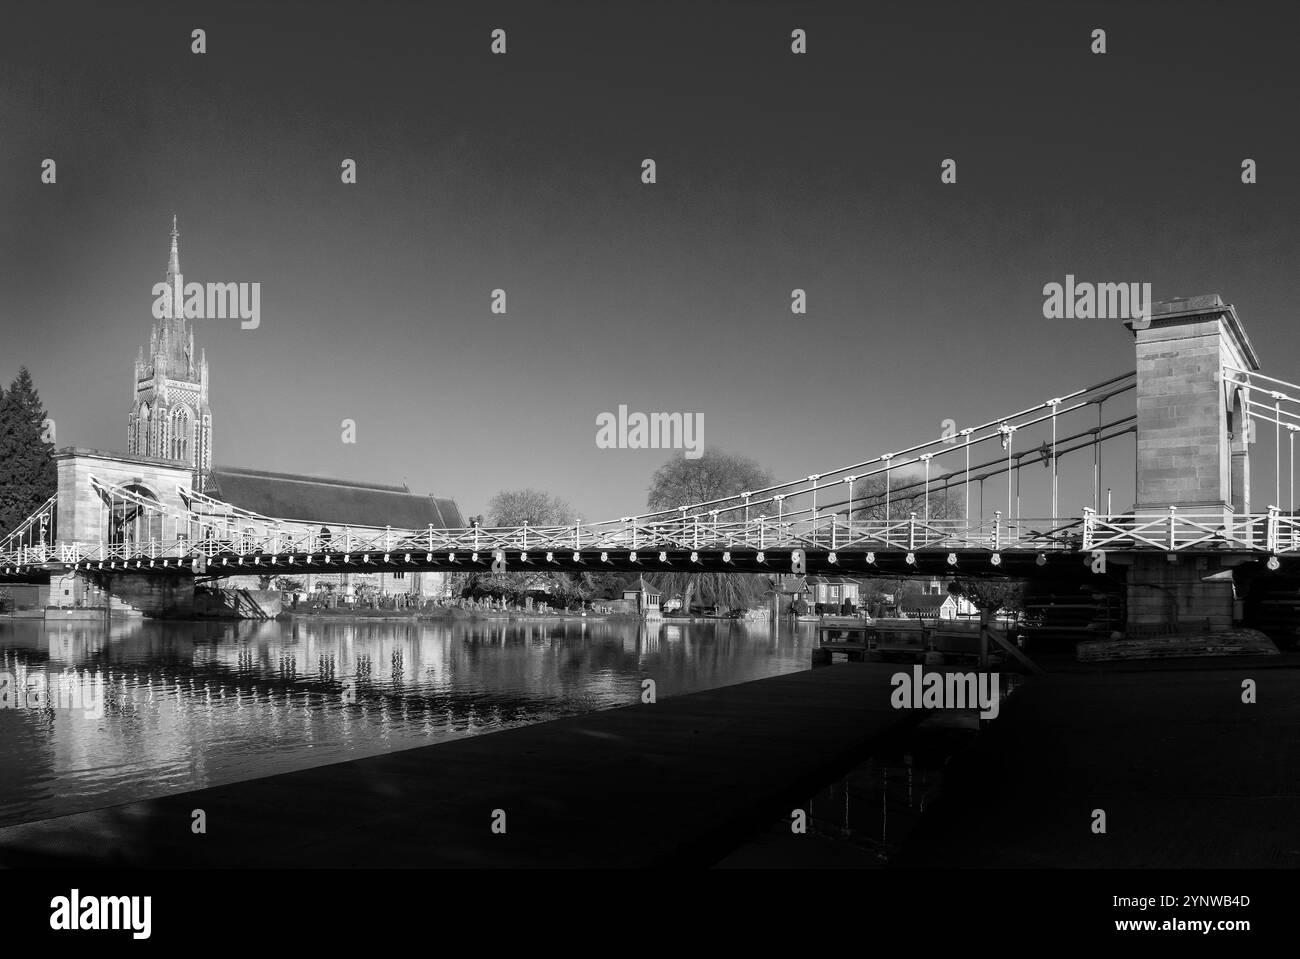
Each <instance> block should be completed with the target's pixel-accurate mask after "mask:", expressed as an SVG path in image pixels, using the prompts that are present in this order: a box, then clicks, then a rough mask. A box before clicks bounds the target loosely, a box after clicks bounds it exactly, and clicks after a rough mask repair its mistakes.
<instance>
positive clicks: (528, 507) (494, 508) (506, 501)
mask: <svg viewBox="0 0 1300 959" xmlns="http://www.w3.org/2000/svg"><path fill="white" fill-rule="evenodd" d="M487 515H488V525H489V526H523V525H524V523H527V524H528V525H529V526H568V525H569V524H570V523H572V522H573V520H574V511H573V507H571V506H570V505H569V504H568V503H566V502H565V501H564V500H562V499H560V498H559V497H558V496H552V495H551V494H549V493H543V492H542V491H541V490H535V489H517V490H502V491H501V492H499V493H497V495H496V496H493V497H492V499H491V500H489V501H488V505H487Z"/></svg>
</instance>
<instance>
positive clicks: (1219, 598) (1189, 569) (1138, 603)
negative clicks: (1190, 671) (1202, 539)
mask: <svg viewBox="0 0 1300 959" xmlns="http://www.w3.org/2000/svg"><path fill="white" fill-rule="evenodd" d="M1170 555H1174V556H1175V557H1176V559H1177V562H1170V561H1169V559H1168V557H1167V556H1166V555H1165V554H1154V555H1153V554H1149V553H1139V554H1135V555H1134V556H1133V564H1132V565H1131V566H1130V567H1129V568H1128V624H1129V626H1130V627H1137V629H1138V631H1141V630H1142V628H1143V627H1147V628H1154V627H1166V628H1172V627H1174V626H1175V625H1177V627H1178V628H1179V629H1180V630H1182V631H1187V630H1190V629H1196V630H1198V631H1199V630H1201V629H1202V628H1204V627H1205V625H1206V623H1207V621H1208V623H1209V628H1210V629H1211V630H1219V629H1231V628H1232V625H1233V609H1234V604H1233V598H1234V594H1233V587H1232V582H1231V580H1230V579H1226V578H1225V579H1222V580H1215V581H1213V582H1206V581H1205V579H1206V577H1208V576H1211V575H1213V574H1215V573H1220V572H1224V571H1225V570H1226V569H1227V567H1224V566H1222V565H1220V563H1219V561H1218V560H1217V559H1216V558H1215V557H1212V556H1189V555H1182V556H1178V555H1177V554H1170Z"/></svg>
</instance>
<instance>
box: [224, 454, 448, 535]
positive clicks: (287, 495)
mask: <svg viewBox="0 0 1300 959" xmlns="http://www.w3.org/2000/svg"><path fill="white" fill-rule="evenodd" d="M208 477H209V478H208V486H207V488H206V490H205V492H206V493H207V494H208V495H209V496H213V497H215V498H217V499H219V500H222V501H224V502H226V503H230V504H231V505H232V506H238V507H239V508H240V509H246V510H248V511H250V512H253V513H260V514H261V515H263V516H271V517H274V518H276V519H289V520H299V521H303V522H311V523H320V524H322V525H324V526H378V527H384V526H393V527H396V528H399V529H421V528H424V527H426V526H430V525H432V526H433V528H434V529H459V528H461V527H463V526H464V525H465V520H464V519H463V518H462V517H461V515H460V507H458V506H457V505H456V502H455V501H454V500H450V499H442V498H439V497H436V496H432V495H424V494H421V493H412V492H411V491H410V490H409V489H408V488H407V487H405V486H384V485H380V484H378V483H360V482H355V481H352V480H336V479H325V478H323V477H320V476H303V475H300V474H297V473H271V472H268V471H266V470H253V469H245V468H243V467H239V466H214V467H213V468H212V470H211V471H210V473H209V474H208Z"/></svg>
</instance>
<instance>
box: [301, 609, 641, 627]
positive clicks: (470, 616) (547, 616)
mask: <svg viewBox="0 0 1300 959" xmlns="http://www.w3.org/2000/svg"><path fill="white" fill-rule="evenodd" d="M276 619H281V620H306V621H308V622H312V621H343V622H348V621H353V620H367V621H370V620H381V621H395V622H403V623H409V622H430V623H444V624H445V623H452V622H496V623H634V622H637V620H638V619H639V617H638V616H637V615H636V614H634V613H588V614H587V615H585V616H584V615H582V614H581V613H537V612H532V613H529V612H524V611H521V610H486V609H461V608H459V607H456V606H446V607H441V608H438V609H422V610H417V609H412V610H393V609H319V610H311V611H308V610H296V611H295V610H292V609H286V610H284V611H282V612H281V613H280V615H279V616H277V617H276Z"/></svg>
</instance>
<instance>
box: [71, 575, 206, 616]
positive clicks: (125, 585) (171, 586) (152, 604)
mask: <svg viewBox="0 0 1300 959" xmlns="http://www.w3.org/2000/svg"><path fill="white" fill-rule="evenodd" d="M91 575H93V576H94V577H95V578H96V579H97V580H98V581H99V583H100V584H101V585H102V586H103V587H104V589H105V590H107V591H108V593H109V594H110V595H112V596H116V597H117V598H118V599H120V600H121V601H122V602H124V603H127V604H128V605H130V606H134V607H135V608H136V609H138V610H140V612H142V613H144V614H145V615H146V616H148V617H150V618H153V619H176V618H179V619H186V618H188V617H190V616H192V615H194V576H193V575H192V574H190V573H187V572H178V573H175V574H168V575H165V576H162V575H157V574H151V573H130V572H119V571H114V572H111V573H110V572H108V571H107V570H106V571H104V572H96V573H92V574H91Z"/></svg>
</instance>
